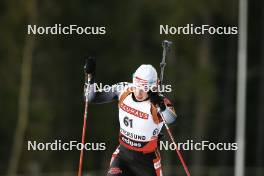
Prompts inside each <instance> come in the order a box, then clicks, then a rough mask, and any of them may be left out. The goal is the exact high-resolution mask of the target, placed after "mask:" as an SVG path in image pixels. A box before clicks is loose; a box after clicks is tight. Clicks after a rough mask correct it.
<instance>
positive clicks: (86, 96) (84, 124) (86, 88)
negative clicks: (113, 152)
mask: <svg viewBox="0 0 264 176" xmlns="http://www.w3.org/2000/svg"><path fill="white" fill-rule="evenodd" d="M86 67H87V60H86V62H85V66H84V68H86ZM90 82H91V74H87V73H86V72H85V86H86V87H85V91H84V92H85V106H84V115H83V116H84V117H83V129H82V144H83V145H84V144H85V134H86V121H87V113H88V97H89V88H90ZM82 166H83V148H82V150H81V153H80V160H79V170H78V176H82Z"/></svg>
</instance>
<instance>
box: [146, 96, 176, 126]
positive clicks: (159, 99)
mask: <svg viewBox="0 0 264 176" xmlns="http://www.w3.org/2000/svg"><path fill="white" fill-rule="evenodd" d="M149 96H150V101H151V102H152V103H153V104H155V105H157V106H158V107H159V115H160V114H162V115H163V117H164V120H165V121H166V123H168V124H171V123H173V122H174V121H175V119H176V117H177V115H176V113H175V110H174V108H173V106H172V103H171V102H170V100H169V99H168V98H166V97H164V95H162V94H160V93H157V92H149Z"/></svg>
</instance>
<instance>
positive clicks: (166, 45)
mask: <svg viewBox="0 0 264 176" xmlns="http://www.w3.org/2000/svg"><path fill="white" fill-rule="evenodd" d="M171 44H172V42H170V41H168V40H164V41H163V42H162V47H163V53H162V61H161V63H160V71H161V72H160V85H162V84H163V80H164V69H165V66H166V61H165V60H166V55H167V51H169V49H170V46H171ZM160 115H161V118H162V120H163V123H164V125H165V128H166V130H167V133H168V135H169V137H170V139H171V141H172V143H173V144H174V145H175V150H176V153H177V155H178V157H179V159H180V162H181V164H182V166H183V168H184V171H185V173H186V175H187V176H190V172H189V169H188V167H187V164H186V163H185V161H184V159H183V156H182V154H181V152H180V150H179V149H178V145H177V144H176V142H175V139H174V137H173V135H172V133H171V130H170V128H169V126H168V124H167V123H166V121H165V118H164V116H163V114H162V113H160Z"/></svg>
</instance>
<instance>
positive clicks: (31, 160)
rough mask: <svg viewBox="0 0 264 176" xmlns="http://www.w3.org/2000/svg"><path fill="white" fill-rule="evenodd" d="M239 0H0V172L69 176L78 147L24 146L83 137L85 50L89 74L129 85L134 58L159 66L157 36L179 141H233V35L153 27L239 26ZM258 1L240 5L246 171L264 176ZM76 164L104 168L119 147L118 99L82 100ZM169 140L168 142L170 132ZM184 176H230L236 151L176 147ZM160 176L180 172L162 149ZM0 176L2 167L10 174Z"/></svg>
mask: <svg viewBox="0 0 264 176" xmlns="http://www.w3.org/2000/svg"><path fill="white" fill-rule="evenodd" d="M238 7H239V6H238V1H237V0H231V1H227V0H191V1H183V0H177V1H173V0H166V1H157V0H153V1H145V0H141V1H139V0H134V1H121V0H115V1H95V0H89V1H84V0H76V1H69V0H64V1H51V0H46V1H39V0H25V1H19V0H8V1H7V0H2V1H0V22H1V27H0V41H1V42H0V117H1V118H0V137H1V141H0V175H14V173H17V174H18V175H23V176H24V175H25V176H26V175H34V176H35V175H36V176H38V175H39V176H44V175H47V176H51V175H58V176H64V175H76V174H77V169H78V162H79V151H27V141H28V140H36V141H38V142H53V141H54V140H56V139H58V140H59V139H60V140H62V141H64V142H68V141H70V140H78V141H80V140H81V132H82V123H83V111H84V103H83V84H84V74H83V64H84V56H86V55H93V56H95V57H96V58H97V70H96V80H97V82H102V83H104V84H114V83H117V82H121V81H128V82H130V81H131V78H132V73H133V72H134V71H135V70H136V68H137V67H138V66H139V65H140V64H145V63H149V64H152V65H154V66H155V67H156V68H157V69H158V70H159V68H158V67H159V62H160V60H161V55H162V47H161V42H162V40H164V39H169V40H171V41H173V43H174V44H173V49H172V52H171V54H170V57H169V58H168V59H167V67H166V71H165V80H166V83H167V84H171V85H172V88H173V92H171V93H169V94H168V97H169V98H170V99H171V100H172V102H173V104H174V106H175V109H176V111H177V114H178V116H179V117H178V119H177V122H176V124H175V125H174V126H172V127H171V128H172V130H173V133H174V136H175V138H176V141H177V142H185V141H186V140H188V139H193V140H195V141H201V140H210V141H212V142H231V143H232V142H235V131H236V93H237V92H236V90H237V86H236V85H237V49H238V35H167V36H165V35H159V25H160V24H168V25H172V26H185V25H186V24H188V23H189V24H195V25H202V24H210V25H212V26H238ZM263 8H264V1H261V0H251V1H249V4H248V25H247V26H248V33H247V34H248V40H247V44H248V49H247V51H248V54H247V56H248V61H247V63H248V66H247V71H248V74H247V92H246V97H247V101H246V104H247V106H246V151H245V165H246V167H245V175H250V176H254V175H256V176H262V175H264V152H263V149H264V119H263V116H264V91H263V90H264V34H263V31H264V11H263ZM27 24H37V25H40V26H54V24H62V25H70V24H76V25H79V26H83V27H85V26H106V28H107V33H106V35H36V36H33V35H27ZM88 111H89V113H88V121H87V123H88V127H87V137H86V141H87V142H105V143H106V146H107V150H105V151H86V152H85V154H84V171H85V172H86V171H87V173H88V175H96V176H97V175H98V176H101V175H102V176H103V175H105V173H106V171H107V168H108V163H109V161H110V157H111V154H112V152H113V150H114V149H115V147H116V146H117V145H118V130H119V124H118V117H117V103H116V102H114V103H110V104H103V105H90V106H89V110H88ZM168 140H169V139H168ZM183 155H184V158H185V160H186V162H187V164H188V165H189V167H190V171H191V173H192V175H201V176H222V175H223V176H229V175H230V176H231V175H234V165H235V163H234V158H235V153H234V151H208V150H206V151H183ZM162 159H163V160H162V162H163V170H164V175H166V176H174V175H179V176H180V175H185V174H184V172H183V168H182V166H181V165H180V162H179V160H178V157H177V155H176V153H175V152H174V151H164V152H163V151H162ZM8 173H9V174H8Z"/></svg>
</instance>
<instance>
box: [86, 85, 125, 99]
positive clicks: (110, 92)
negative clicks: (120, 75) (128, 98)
mask: <svg viewBox="0 0 264 176" xmlns="http://www.w3.org/2000/svg"><path fill="white" fill-rule="evenodd" d="M128 85H129V83H127V82H121V83H117V84H114V85H112V86H110V87H107V88H105V89H99V87H98V86H99V85H98V86H97V87H96V84H95V83H94V84H92V85H90V88H89V94H88V95H89V97H88V100H89V102H90V103H95V104H101V103H109V102H112V101H114V100H118V98H119V96H120V94H121V93H122V92H123V90H124V89H125V88H126V87H127V86H128Z"/></svg>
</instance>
